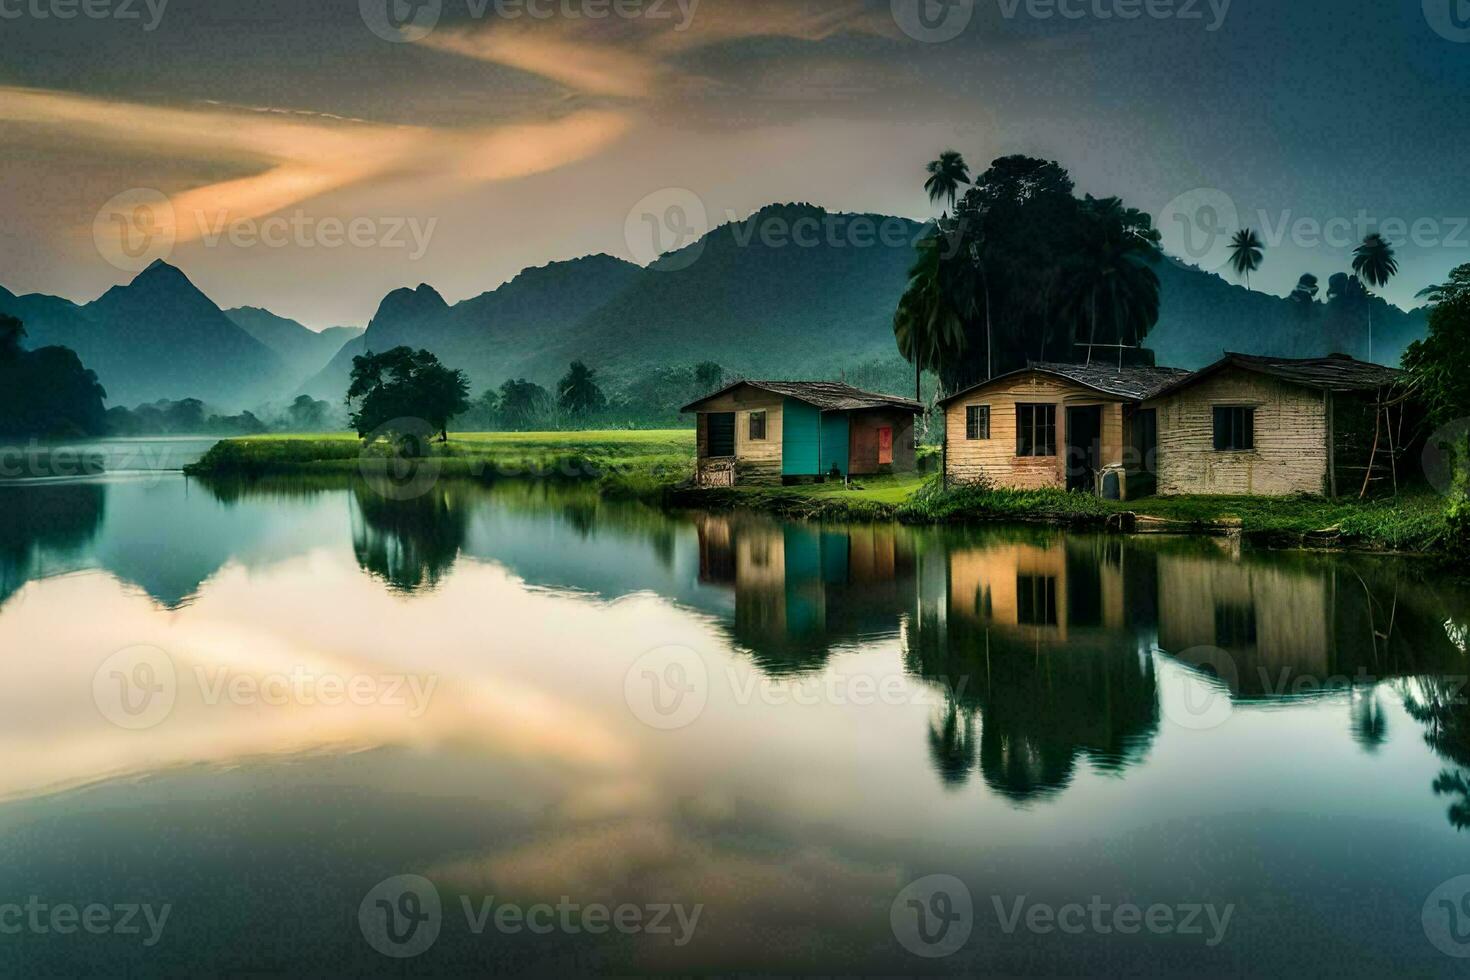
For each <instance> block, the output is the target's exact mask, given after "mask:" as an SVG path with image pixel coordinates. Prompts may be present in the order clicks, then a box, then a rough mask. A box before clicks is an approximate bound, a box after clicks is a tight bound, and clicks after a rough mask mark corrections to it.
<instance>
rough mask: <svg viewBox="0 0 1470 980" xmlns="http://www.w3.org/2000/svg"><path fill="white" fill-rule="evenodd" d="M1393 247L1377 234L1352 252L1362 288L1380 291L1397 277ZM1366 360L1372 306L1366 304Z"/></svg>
mask: <svg viewBox="0 0 1470 980" xmlns="http://www.w3.org/2000/svg"><path fill="white" fill-rule="evenodd" d="M1393 254H1394V253H1393V246H1392V245H1390V244H1389V243H1388V239H1386V238H1384V237H1383V236H1382V235H1380V234H1379V233H1378V232H1376V231H1375V232H1373V233H1372V234H1370V235H1369V236H1368V237H1367V238H1364V239H1363V244H1361V245H1359V246H1358V247H1357V248H1356V249H1354V250H1353V275H1355V276H1357V277H1358V281H1359V282H1361V283H1362V284H1363V285H1364V286H1371V287H1373V288H1374V289H1382V288H1383V287H1384V286H1387V285H1388V281H1389V280H1390V279H1392V278H1393V277H1394V276H1396V275H1398V272H1399V263H1398V260H1397V259H1395V258H1394V257H1393ZM1368 360H1370V361H1371V360H1373V304H1372V303H1371V302H1370V303H1369V304H1368Z"/></svg>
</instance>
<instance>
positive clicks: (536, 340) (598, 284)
mask: <svg viewBox="0 0 1470 980" xmlns="http://www.w3.org/2000/svg"><path fill="white" fill-rule="evenodd" d="M639 273H640V270H639V268H638V267H637V266H635V265H633V264H632V263H629V262H624V261H622V260H620V259H615V258H613V257H611V256H608V255H590V256H587V257H585V258H580V259H573V260H571V261H569V262H553V263H551V264H550V265H546V266H541V267H539V268H534V269H527V270H525V271H524V272H522V273H521V274H520V275H518V276H516V277H515V278H514V279H512V280H511V281H510V282H508V283H505V284H504V285H502V286H501V287H499V288H498V289H495V290H492V291H491V292H488V293H483V294H481V295H479V296H476V297H474V298H473V299H468V300H465V301H464V302H462V303H458V304H455V305H454V306H450V305H449V304H447V303H446V302H445V301H444V298H443V297H442V296H440V295H439V293H438V292H436V291H435V290H434V289H433V288H432V287H430V286H427V285H421V286H419V287H418V288H417V289H398V290H394V291H393V292H391V293H389V294H388V295H387V296H386V297H384V299H383V302H382V303H381V304H380V305H379V307H378V311H377V313H376V314H374V316H373V319H372V321H371V322H370V323H369V324H368V328H367V332H366V333H365V334H364V335H363V336H362V337H359V338H357V339H355V340H353V341H351V342H350V343H348V344H347V345H346V346H344V347H343V348H342V349H341V350H340V351H339V352H338V353H337V355H336V356H335V357H334V358H333V359H332V361H331V363H330V364H328V365H327V367H326V368H324V369H323V370H322V371H321V373H320V374H318V375H317V376H316V377H315V378H313V379H312V380H311V381H310V382H309V383H308V384H307V385H306V391H307V392H308V393H309V394H312V395H314V396H316V397H319V398H327V399H329V400H332V401H337V400H340V399H341V398H342V396H343V394H344V393H345V392H346V390H347V383H348V378H349V377H350V375H351V371H352V358H353V357H355V356H357V355H358V354H361V353H362V352H363V351H366V350H373V351H379V352H381V351H385V350H389V349H390V348H393V347H397V346H399V345H405V344H406V345H408V346H411V347H415V348H420V347H422V348H427V349H429V350H432V351H433V352H434V353H436V354H438V355H439V358H440V359H441V360H443V361H444V362H445V363H446V364H449V365H451V366H453V367H457V368H462V369H464V370H465V371H466V372H468V373H469V375H470V380H471V385H472V387H473V389H474V390H475V391H476V392H479V391H480V390H482V389H484V388H487V387H492V386H498V385H499V384H500V383H501V382H503V381H505V380H506V379H507V378H512V377H520V376H522V375H526V374H527V373H528V371H530V370H531V369H532V367H533V366H534V365H535V364H536V363H537V361H538V359H539V357H540V355H541V354H542V352H543V351H544V350H545V349H546V347H547V346H548V345H553V344H557V343H559V342H561V341H563V340H564V339H565V337H566V336H567V335H568V334H569V333H570V332H571V331H573V330H574V329H575V328H576V327H577V324H578V323H579V322H580V320H581V319H582V318H583V317H585V316H586V314H587V313H588V312H589V311H591V310H593V309H596V308H597V307H598V306H600V305H602V304H603V303H605V302H606V301H607V300H608V298H609V297H611V296H613V295H615V294H616V293H618V292H619V291H620V290H622V289H623V288H624V287H626V285H627V284H628V283H629V282H631V281H632V280H633V279H634V278H635V277H636V276H637V275H639ZM565 368H566V365H565V364H563V365H562V370H565ZM537 380H541V381H542V382H543V383H550V381H554V380H555V379H554V378H546V377H544V376H540V377H538V378H537Z"/></svg>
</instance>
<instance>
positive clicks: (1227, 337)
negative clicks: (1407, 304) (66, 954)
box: [1147, 260, 1428, 368]
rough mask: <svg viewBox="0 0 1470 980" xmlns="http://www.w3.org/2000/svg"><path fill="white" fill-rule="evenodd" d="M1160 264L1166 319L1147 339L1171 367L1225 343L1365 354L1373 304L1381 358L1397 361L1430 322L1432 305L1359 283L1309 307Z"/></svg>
mask: <svg viewBox="0 0 1470 980" xmlns="http://www.w3.org/2000/svg"><path fill="white" fill-rule="evenodd" d="M1155 271H1156V272H1158V274H1159V282H1160V300H1161V302H1160V310H1159V322H1158V325H1157V326H1156V327H1154V329H1153V332H1152V333H1150V334H1149V336H1148V341H1147V343H1148V346H1149V347H1151V348H1153V350H1154V351H1155V353H1156V354H1157V355H1158V362H1159V363H1160V364H1165V365H1169V366H1171V367H1185V368H1195V367H1202V366H1204V365H1206V364H1209V363H1211V362H1213V361H1216V360H1218V359H1219V358H1220V354H1221V352H1222V351H1226V350H1232V351H1241V352H1244V353H1251V354H1264V355H1268V356H1274V357H1322V356H1324V355H1327V354H1334V353H1340V354H1351V355H1353V356H1354V357H1358V358H1363V359H1366V358H1367V357H1368V317H1369V312H1370V310H1371V313H1372V318H1373V357H1374V360H1377V361H1378V362H1380V363H1383V364H1394V365H1396V364H1398V362H1399V357H1400V355H1402V353H1403V350H1404V348H1405V347H1407V346H1408V345H1409V342H1410V341H1413V340H1416V339H1418V338H1420V337H1422V336H1424V334H1425V332H1426V331H1427V330H1428V311H1427V310H1426V309H1425V308H1422V307H1421V308H1419V309H1415V310H1410V311H1407V312H1406V311H1404V310H1401V309H1399V308H1398V307H1397V306H1394V305H1393V304H1391V303H1388V302H1385V301H1384V300H1381V299H1379V298H1377V297H1369V296H1366V295H1364V294H1363V293H1362V292H1361V291H1360V290H1359V291H1353V292H1351V293H1350V294H1349V295H1346V296H1344V297H1341V298H1337V299H1332V300H1328V301H1327V302H1314V303H1312V304H1310V305H1308V306H1305V307H1303V306H1301V305H1298V304H1297V303H1293V302H1291V301H1289V300H1285V299H1282V298H1281V297H1279V296H1273V295H1271V294H1270V293H1259V292H1254V291H1252V290H1249V289H1246V288H1244V287H1243V286H1239V285H1236V284H1234V283H1230V282H1227V281H1226V280H1224V279H1222V278H1221V277H1220V276H1218V275H1216V274H1214V273H1212V272H1204V271H1202V270H1200V269H1197V268H1195V267H1194V266H1188V265H1182V264H1179V263H1177V262H1174V261H1172V260H1170V261H1164V262H1160V263H1159V264H1158V265H1157V266H1155ZM1322 285H1323V287H1324V289H1325V287H1326V286H1327V284H1326V283H1323V284H1322Z"/></svg>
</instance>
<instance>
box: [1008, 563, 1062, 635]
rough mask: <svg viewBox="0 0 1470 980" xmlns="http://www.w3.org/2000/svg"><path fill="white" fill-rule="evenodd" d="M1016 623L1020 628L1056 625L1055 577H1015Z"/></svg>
mask: <svg viewBox="0 0 1470 980" xmlns="http://www.w3.org/2000/svg"><path fill="white" fill-rule="evenodd" d="M1016 621H1017V622H1018V623H1020V624H1021V625H1022V626H1055V625H1057V580H1056V577H1055V576H1052V575H1017V576H1016Z"/></svg>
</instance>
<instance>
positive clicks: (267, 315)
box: [225, 306, 363, 383]
mask: <svg viewBox="0 0 1470 980" xmlns="http://www.w3.org/2000/svg"><path fill="white" fill-rule="evenodd" d="M225 316H227V317H229V318H230V320H231V321H232V322H233V323H234V324H235V325H236V326H238V327H239V328H240V329H241V330H244V331H245V332H246V333H248V334H250V336H252V337H254V338H255V339H256V340H258V341H260V342H261V343H262V344H265V345H266V346H267V347H269V348H270V349H271V350H273V351H275V352H276V355H277V356H278V357H280V358H281V360H283V361H285V362H286V365H287V366H288V368H289V369H290V371H291V373H292V375H293V376H294V377H295V379H296V382H297V383H299V382H300V381H303V380H305V379H307V378H310V377H312V376H313V375H315V374H316V373H317V372H318V371H320V370H321V369H322V368H324V367H326V366H327V363H328V362H329V361H331V359H332V358H333V357H334V356H335V355H336V353H337V352H338V351H339V350H341V349H342V347H343V346H344V345H345V344H346V343H347V342H348V341H351V340H355V339H357V338H358V337H361V336H362V335H363V328H362V327H328V328H327V329H326V330H322V331H320V332H318V331H315V330H310V329H308V328H307V327H304V326H302V325H301V324H300V323H298V322H296V321H295V320H291V319H288V318H286V317H283V316H277V315H276V314H274V313H272V312H271V311H270V310H264V309H261V308H259V307H256V306H240V307H236V308H235V309H232V310H225Z"/></svg>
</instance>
